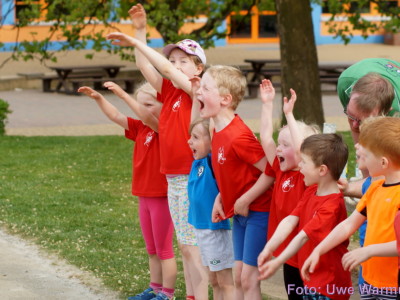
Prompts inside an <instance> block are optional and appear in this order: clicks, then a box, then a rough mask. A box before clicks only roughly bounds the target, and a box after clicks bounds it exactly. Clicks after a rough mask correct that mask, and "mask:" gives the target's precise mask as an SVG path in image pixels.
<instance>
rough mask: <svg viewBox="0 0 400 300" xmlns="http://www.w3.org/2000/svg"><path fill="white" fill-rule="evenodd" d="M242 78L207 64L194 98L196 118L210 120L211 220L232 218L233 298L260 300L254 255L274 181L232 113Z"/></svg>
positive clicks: (263, 235) (252, 138)
mask: <svg viewBox="0 0 400 300" xmlns="http://www.w3.org/2000/svg"><path fill="white" fill-rule="evenodd" d="M245 89H246V79H245V78H244V76H243V74H242V72H241V71H240V70H238V69H236V68H234V67H230V66H212V67H210V68H209V69H208V70H207V71H206V72H205V74H204V75H203V77H202V79H201V83H200V88H199V89H198V90H197V92H196V98H197V100H198V101H199V103H200V117H202V118H212V121H213V122H214V132H213V137H212V142H211V156H212V158H211V161H212V166H213V169H214V174H215V179H216V181H217V184H218V188H219V191H220V194H219V195H217V197H216V199H215V202H214V207H213V211H212V221H213V222H219V221H221V220H222V219H226V218H230V217H232V216H233V232H232V234H233V247H234V258H235V267H234V270H235V276H234V278H235V299H243V298H244V299H255V300H259V299H261V290H260V282H259V281H258V280H257V277H258V269H257V257H258V254H259V253H260V251H261V250H262V248H263V246H264V244H265V242H266V237H267V229H268V228H267V227H268V215H269V202H270V200H271V190H269V191H268V192H267V193H266V192H265V191H266V189H267V187H268V186H270V185H271V184H272V182H273V178H271V177H268V176H266V175H265V174H264V173H263V171H264V169H265V165H266V162H267V159H266V158H265V154H264V151H263V149H262V147H261V145H260V142H259V141H258V140H257V138H256V137H255V135H254V133H253V132H252V131H251V130H250V129H249V128H248V127H247V126H246V125H245V124H244V122H243V121H242V120H241V119H240V118H239V116H238V115H236V114H235V109H236V107H237V106H238V104H239V102H240V101H241V100H242V99H243V96H244V92H245Z"/></svg>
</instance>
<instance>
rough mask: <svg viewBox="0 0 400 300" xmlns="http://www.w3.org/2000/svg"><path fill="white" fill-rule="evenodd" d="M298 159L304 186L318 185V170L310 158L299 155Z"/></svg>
mask: <svg viewBox="0 0 400 300" xmlns="http://www.w3.org/2000/svg"><path fill="white" fill-rule="evenodd" d="M300 157H301V160H300V163H299V167H300V173H301V174H303V175H304V183H305V184H306V186H310V185H313V184H316V183H318V179H319V168H318V167H317V166H316V165H315V164H314V162H313V161H312V159H311V156H309V155H307V154H304V153H300Z"/></svg>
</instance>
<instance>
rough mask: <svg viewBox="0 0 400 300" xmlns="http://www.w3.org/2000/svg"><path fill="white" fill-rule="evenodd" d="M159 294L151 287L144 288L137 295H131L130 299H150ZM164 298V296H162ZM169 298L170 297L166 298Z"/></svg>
mask: <svg viewBox="0 0 400 300" xmlns="http://www.w3.org/2000/svg"><path fill="white" fill-rule="evenodd" d="M156 297H157V294H156V293H155V292H154V290H153V289H152V288H151V287H149V288H148V289H146V290H144V291H143V292H141V293H140V294H137V295H135V296H132V297H129V298H128V300H149V299H156ZM161 299H163V298H161ZM166 299H168V298H166Z"/></svg>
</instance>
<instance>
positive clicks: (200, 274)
mask: <svg viewBox="0 0 400 300" xmlns="http://www.w3.org/2000/svg"><path fill="white" fill-rule="evenodd" d="M180 248H181V253H182V260H183V266H184V268H185V267H186V268H187V271H185V273H188V275H189V276H188V279H189V282H190V286H191V288H192V291H193V294H192V295H194V296H195V298H196V300H203V299H204V300H207V299H208V274H207V270H206V268H205V267H204V266H203V265H202V263H201V258H200V251H199V248H198V247H197V246H191V245H181V246H180ZM185 282H186V275H185ZM186 294H187V295H189V291H188V290H187V291H186Z"/></svg>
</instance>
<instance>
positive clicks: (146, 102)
mask: <svg viewBox="0 0 400 300" xmlns="http://www.w3.org/2000/svg"><path fill="white" fill-rule="evenodd" d="M137 100H138V102H139V103H140V104H142V105H143V107H144V108H145V109H147V110H148V111H149V112H150V113H151V114H152V115H154V116H155V117H156V118H157V119H158V118H159V117H160V112H161V108H162V103H161V102H158V101H157V100H156V99H154V97H153V96H152V95H150V94H148V93H143V92H138V94H137Z"/></svg>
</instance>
